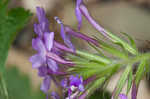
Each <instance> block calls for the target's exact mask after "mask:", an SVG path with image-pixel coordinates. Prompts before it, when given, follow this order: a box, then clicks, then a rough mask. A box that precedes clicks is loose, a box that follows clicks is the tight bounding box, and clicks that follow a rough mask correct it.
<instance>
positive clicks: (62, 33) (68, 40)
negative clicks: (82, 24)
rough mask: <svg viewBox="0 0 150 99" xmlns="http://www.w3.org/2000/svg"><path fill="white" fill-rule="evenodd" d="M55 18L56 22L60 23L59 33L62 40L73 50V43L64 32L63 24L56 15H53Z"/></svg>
mask: <svg viewBox="0 0 150 99" xmlns="http://www.w3.org/2000/svg"><path fill="white" fill-rule="evenodd" d="M55 20H56V21H57V23H58V24H60V25H61V31H60V34H61V37H62V39H63V40H64V43H65V44H66V45H67V46H68V47H69V48H71V49H73V50H74V51H75V48H74V46H73V44H72V43H71V40H70V36H69V35H67V34H66V32H65V29H64V24H63V23H62V21H61V20H60V19H59V18H58V17H57V16H56V17H55Z"/></svg>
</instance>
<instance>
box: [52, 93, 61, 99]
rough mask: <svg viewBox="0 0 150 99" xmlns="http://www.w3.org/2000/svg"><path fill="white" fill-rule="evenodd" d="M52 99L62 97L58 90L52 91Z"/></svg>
mask: <svg viewBox="0 0 150 99" xmlns="http://www.w3.org/2000/svg"><path fill="white" fill-rule="evenodd" d="M51 97H52V99H60V97H59V95H58V94H57V93H56V92H52V93H51Z"/></svg>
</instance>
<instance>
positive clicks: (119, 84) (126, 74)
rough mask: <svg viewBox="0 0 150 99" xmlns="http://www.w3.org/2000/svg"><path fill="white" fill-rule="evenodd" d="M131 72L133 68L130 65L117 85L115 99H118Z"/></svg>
mask: <svg viewBox="0 0 150 99" xmlns="http://www.w3.org/2000/svg"><path fill="white" fill-rule="evenodd" d="M131 70H132V66H131V65H128V66H127V67H126V69H125V71H124V72H123V74H122V75H121V77H120V79H119V81H118V83H117V86H116V89H115V90H116V92H115V99H117V97H118V95H119V93H120V92H121V90H122V88H123V86H124V84H125V82H126V80H127V78H128V75H129V73H130V71H131Z"/></svg>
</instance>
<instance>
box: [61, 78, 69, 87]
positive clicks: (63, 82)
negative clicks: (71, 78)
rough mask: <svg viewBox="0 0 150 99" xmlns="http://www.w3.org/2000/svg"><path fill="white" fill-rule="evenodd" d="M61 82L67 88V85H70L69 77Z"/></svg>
mask: <svg viewBox="0 0 150 99" xmlns="http://www.w3.org/2000/svg"><path fill="white" fill-rule="evenodd" d="M60 84H61V86H62V87H64V88H67V86H68V80H67V78H65V79H63V80H62V81H61V83H60Z"/></svg>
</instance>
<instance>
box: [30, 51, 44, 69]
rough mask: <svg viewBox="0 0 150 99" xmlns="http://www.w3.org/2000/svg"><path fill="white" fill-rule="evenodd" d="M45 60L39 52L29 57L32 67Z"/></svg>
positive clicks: (36, 66)
mask: <svg viewBox="0 0 150 99" xmlns="http://www.w3.org/2000/svg"><path fill="white" fill-rule="evenodd" d="M45 60H46V58H45V57H42V56H41V55H39V54H35V55H33V56H31V57H30V62H31V63H32V67H33V68H39V67H40V66H41V65H42V64H43V63H44V62H45Z"/></svg>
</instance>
